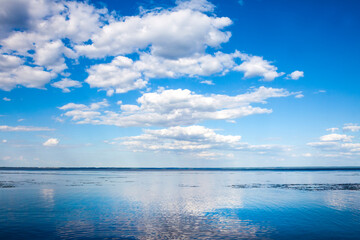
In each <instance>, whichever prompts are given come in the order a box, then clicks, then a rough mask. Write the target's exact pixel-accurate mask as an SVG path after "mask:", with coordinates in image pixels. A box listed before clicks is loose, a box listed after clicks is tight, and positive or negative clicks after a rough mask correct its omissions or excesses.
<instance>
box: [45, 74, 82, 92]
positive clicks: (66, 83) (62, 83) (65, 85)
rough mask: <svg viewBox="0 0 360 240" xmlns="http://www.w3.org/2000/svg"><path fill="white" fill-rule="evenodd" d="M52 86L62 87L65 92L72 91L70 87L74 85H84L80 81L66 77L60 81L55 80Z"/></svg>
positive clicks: (76, 86) (75, 86)
mask: <svg viewBox="0 0 360 240" xmlns="http://www.w3.org/2000/svg"><path fill="white" fill-rule="evenodd" d="M51 86H53V87H56V88H60V89H62V91H63V92H64V93H68V92H70V89H69V88H72V87H74V88H80V87H81V86H82V84H81V82H79V81H75V80H71V79H68V78H64V79H61V80H60V81H57V82H54V83H53V84H51Z"/></svg>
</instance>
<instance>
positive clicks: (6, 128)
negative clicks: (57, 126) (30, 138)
mask: <svg viewBox="0 0 360 240" xmlns="http://www.w3.org/2000/svg"><path fill="white" fill-rule="evenodd" d="M53 130H54V129H51V128H47V127H31V126H15V127H12V126H7V125H0V131H4V132H35V131H53Z"/></svg>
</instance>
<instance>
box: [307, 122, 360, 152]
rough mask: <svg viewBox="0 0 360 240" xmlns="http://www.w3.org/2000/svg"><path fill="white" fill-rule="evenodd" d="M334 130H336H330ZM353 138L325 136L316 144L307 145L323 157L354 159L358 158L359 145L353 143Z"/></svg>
mask: <svg viewBox="0 0 360 240" xmlns="http://www.w3.org/2000/svg"><path fill="white" fill-rule="evenodd" d="M331 129H336V130H338V128H331ZM353 139H354V136H351V135H346V134H336V133H332V134H327V135H324V136H321V137H320V141H318V142H310V143H308V144H307V145H308V146H311V147H314V148H316V149H318V150H320V151H321V153H322V154H321V156H324V157H354V156H360V143H354V142H353Z"/></svg>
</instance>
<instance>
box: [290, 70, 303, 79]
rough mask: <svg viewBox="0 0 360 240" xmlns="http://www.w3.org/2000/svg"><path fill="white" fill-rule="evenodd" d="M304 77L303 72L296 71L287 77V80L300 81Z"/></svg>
mask: <svg viewBox="0 0 360 240" xmlns="http://www.w3.org/2000/svg"><path fill="white" fill-rule="evenodd" d="M301 77H304V72H303V71H298V70H296V71H294V72H292V73H290V74H288V75H287V76H286V79H292V80H299V78H301Z"/></svg>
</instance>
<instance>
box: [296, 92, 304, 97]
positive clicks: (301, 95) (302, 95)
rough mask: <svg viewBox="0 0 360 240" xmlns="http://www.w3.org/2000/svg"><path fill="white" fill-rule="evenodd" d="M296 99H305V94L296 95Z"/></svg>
mask: <svg viewBox="0 0 360 240" xmlns="http://www.w3.org/2000/svg"><path fill="white" fill-rule="evenodd" d="M295 97H296V98H303V97H304V94H302V93H299V94H297V95H295Z"/></svg>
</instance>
